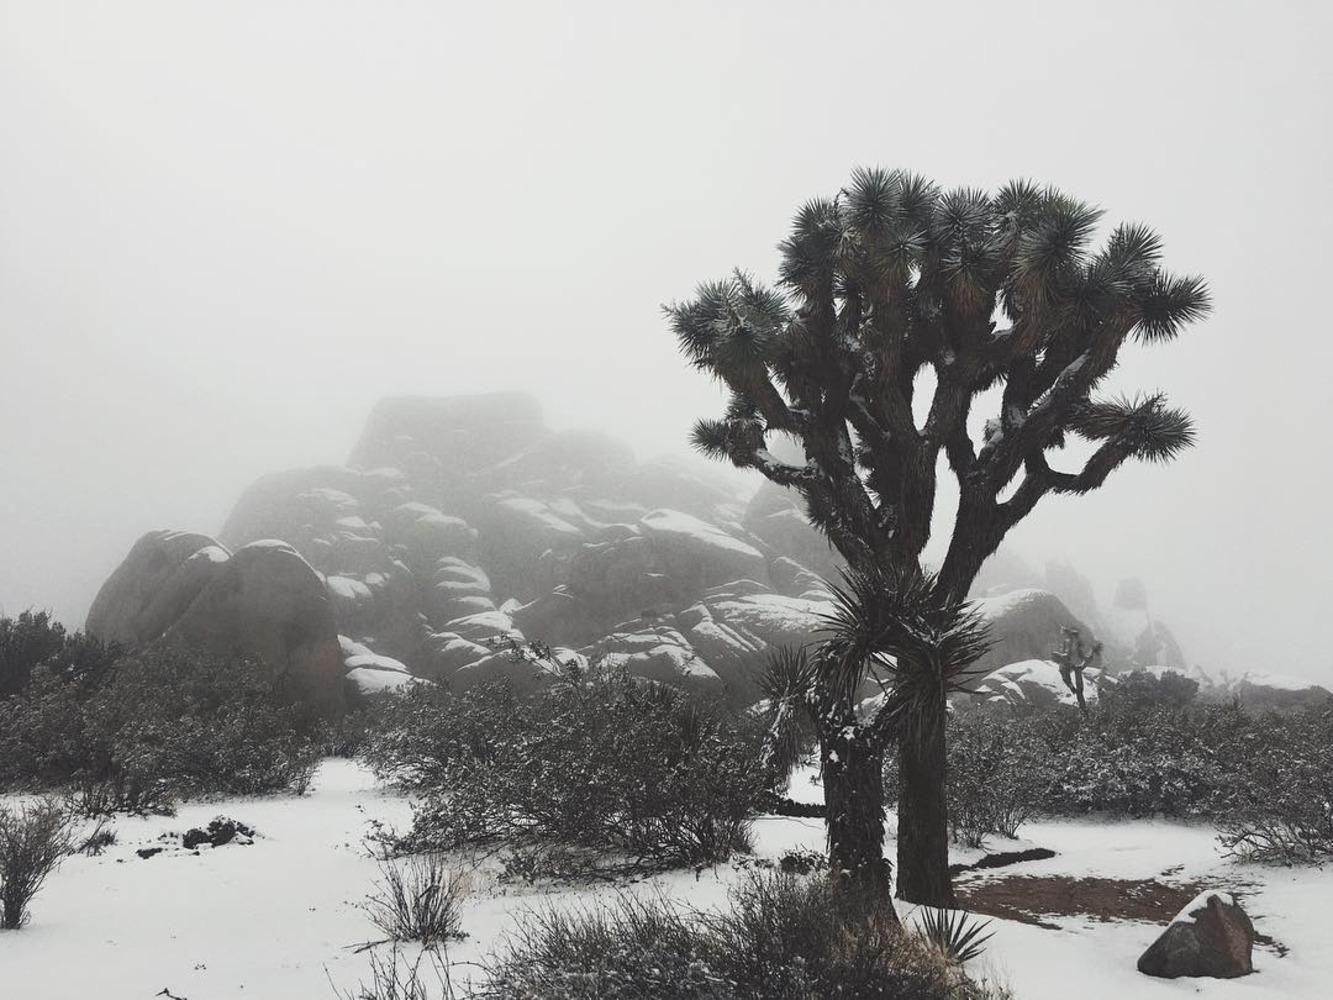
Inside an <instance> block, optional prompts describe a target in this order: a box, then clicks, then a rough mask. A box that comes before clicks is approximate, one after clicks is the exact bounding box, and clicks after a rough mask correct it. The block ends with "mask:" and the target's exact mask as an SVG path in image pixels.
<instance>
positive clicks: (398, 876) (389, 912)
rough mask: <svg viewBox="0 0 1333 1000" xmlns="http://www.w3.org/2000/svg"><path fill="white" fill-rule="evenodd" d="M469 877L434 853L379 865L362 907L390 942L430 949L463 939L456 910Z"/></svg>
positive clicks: (460, 903) (459, 905)
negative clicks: (411, 942) (405, 943)
mask: <svg viewBox="0 0 1333 1000" xmlns="http://www.w3.org/2000/svg"><path fill="white" fill-rule="evenodd" d="M467 889H468V878H467V876H466V875H465V874H464V873H463V872H461V871H459V870H458V869H457V868H451V867H450V866H449V865H448V864H446V863H445V860H444V858H443V857H442V856H441V855H438V854H424V855H414V856H412V857H409V858H407V859H405V860H399V859H392V858H389V859H385V860H383V861H381V862H380V880H379V881H378V882H377V883H375V889H374V891H373V892H372V893H371V894H370V895H369V896H367V897H366V902H365V903H364V904H363V908H364V909H365V911H366V914H367V915H368V916H369V917H370V920H371V922H372V923H373V924H374V925H375V926H376V927H378V928H379V929H380V931H382V932H383V934H384V936H385V938H387V939H388V940H390V941H419V942H421V944H423V945H425V946H427V947H429V946H432V945H437V944H441V943H443V942H445V941H449V940H452V939H455V938H460V937H463V933H462V926H461V923H460V911H461V909H462V905H463V899H464V897H465V896H466V894H467Z"/></svg>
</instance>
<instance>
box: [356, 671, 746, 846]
mask: <svg viewBox="0 0 1333 1000" xmlns="http://www.w3.org/2000/svg"><path fill="white" fill-rule="evenodd" d="M380 712H381V715H380V720H379V724H378V725H377V727H376V731H375V733H374V735H372V736H371V738H370V740H369V742H368V745H367V749H366V751H365V754H364V757H365V759H366V760H367V761H368V762H369V763H370V764H371V766H372V767H373V768H374V769H375V771H376V772H377V773H378V774H379V775H381V776H382V777H386V778H389V779H390V780H392V781H395V782H397V783H398V784H400V785H402V786H403V787H406V788H407V789H409V790H413V791H417V792H419V793H421V796H422V797H421V800H420V802H419V803H418V805H417V807H416V809H415V813H414V821H413V827H412V831H411V833H410V834H409V835H408V836H407V837H406V838H404V840H403V842H402V844H401V845H400V846H401V847H402V848H403V849H405V850H412V851H419V850H456V849H461V848H469V847H474V846H479V845H497V844H502V843H503V844H506V845H508V846H510V847H511V848H526V847H530V846H533V845H541V844H561V845H564V846H566V847H569V848H571V849H573V850H572V851H571V853H570V855H569V856H571V857H572V856H577V855H582V856H584V857H585V858H596V857H598V856H601V857H602V858H603V859H604V861H605V859H606V858H607V857H613V858H614V859H616V860H615V861H614V863H616V864H621V865H622V866H627V867H641V866H647V867H665V866H672V865H699V864H709V863H713V862H716V861H719V860H722V859H725V858H726V857H728V856H730V855H731V854H732V853H734V852H743V851H746V850H748V848H749V839H748V834H749V819H750V816H751V815H752V814H753V812H754V811H755V806H756V804H757V802H758V800H759V797H760V796H761V794H762V793H763V791H764V778H763V775H762V773H761V769H760V767H759V765H758V761H757V753H756V747H757V732H755V731H751V730H750V729H747V728H746V727H745V726H744V725H743V723H742V722H741V720H740V719H739V718H738V717H737V716H733V715H731V714H729V712H728V711H727V710H726V709H725V708H724V707H723V708H718V707H715V706H710V705H704V704H702V703H700V702H699V701H697V700H695V699H693V698H692V697H690V696H689V695H687V694H685V693H683V692H681V691H679V690H676V689H673V688H669V687H665V686H662V685H657V684H652V683H648V682H644V681H641V680H637V679H635V678H631V677H629V676H628V675H626V674H625V673H624V672H623V671H616V670H578V669H573V670H570V671H569V672H567V673H565V674H564V675H563V676H562V677H560V678H559V679H558V680H556V681H555V682H553V683H551V684H549V685H547V686H546V687H544V688H542V689H541V690H539V691H537V692H535V693H533V694H531V695H528V696H520V695H518V694H517V693H516V692H514V691H513V690H512V689H511V688H509V687H508V686H507V685H505V684H485V685H480V686H478V687H475V688H472V689H470V690H468V691H466V692H464V693H463V694H451V693H449V692H446V691H440V690H433V689H416V690H412V691H409V692H408V693H406V694H404V695H401V696H398V697H397V698H395V699H393V700H392V701H390V702H386V703H385V704H384V705H382V706H381V708H380Z"/></svg>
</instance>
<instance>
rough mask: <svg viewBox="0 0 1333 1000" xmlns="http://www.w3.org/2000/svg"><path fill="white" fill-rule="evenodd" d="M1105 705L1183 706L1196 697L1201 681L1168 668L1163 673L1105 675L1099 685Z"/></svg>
mask: <svg viewBox="0 0 1333 1000" xmlns="http://www.w3.org/2000/svg"><path fill="white" fill-rule="evenodd" d="M1098 691H1099V695H1100V699H1101V707H1102V708H1103V709H1111V710H1119V711H1129V712H1142V711H1145V710H1151V709H1154V708H1167V709H1175V710H1179V709H1182V708H1185V707H1186V706H1188V705H1189V704H1191V703H1192V702H1193V701H1194V697H1195V695H1197V694H1198V693H1199V682H1198V681H1196V680H1194V679H1192V678H1189V677H1186V676H1184V675H1183V674H1179V673H1177V672H1175V671H1174V670H1167V671H1165V672H1164V673H1162V674H1161V675H1160V676H1159V675H1157V674H1154V673H1151V672H1149V671H1147V670H1133V671H1130V672H1129V673H1126V674H1111V675H1108V676H1106V677H1103V678H1102V680H1101V683H1100V684H1099V685H1098Z"/></svg>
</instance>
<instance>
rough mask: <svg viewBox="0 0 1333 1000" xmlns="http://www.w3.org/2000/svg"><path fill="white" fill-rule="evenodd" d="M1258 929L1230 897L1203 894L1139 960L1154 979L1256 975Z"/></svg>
mask: <svg viewBox="0 0 1333 1000" xmlns="http://www.w3.org/2000/svg"><path fill="white" fill-rule="evenodd" d="M1253 952H1254V924H1252V923H1251V922H1250V918H1249V917H1248V916H1247V915H1246V913H1245V911H1244V910H1242V909H1241V908H1240V906H1239V905H1237V903H1236V900H1235V898H1234V897H1232V895H1231V894H1230V893H1226V892H1217V891H1209V892H1204V893H1200V894H1199V896H1197V897H1196V898H1195V899H1194V901H1193V902H1191V903H1190V904H1189V905H1188V906H1186V907H1185V908H1184V909H1183V910H1181V911H1180V913H1178V914H1177V915H1176V918H1175V919H1174V920H1172V921H1171V925H1170V926H1169V927H1167V929H1166V930H1165V931H1163V932H1162V934H1161V936H1160V937H1159V938H1158V939H1157V940H1156V941H1154V942H1153V943H1152V944H1151V945H1149V946H1148V950H1147V951H1145V952H1144V953H1143V954H1142V955H1141V956H1140V957H1139V971H1140V972H1142V973H1144V974H1145V975H1149V976H1159V977H1161V978H1164V979H1175V978H1177V977H1179V976H1211V977H1214V978H1217V979H1234V978H1235V977H1237V976H1244V975H1248V974H1249V973H1251V972H1253V971H1254V964H1253V960H1252V958H1253Z"/></svg>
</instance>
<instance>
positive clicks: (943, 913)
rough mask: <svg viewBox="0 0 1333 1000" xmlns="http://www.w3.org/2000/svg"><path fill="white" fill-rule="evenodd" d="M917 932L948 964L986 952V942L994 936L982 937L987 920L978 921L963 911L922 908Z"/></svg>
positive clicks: (985, 934) (986, 934)
mask: <svg viewBox="0 0 1333 1000" xmlns="http://www.w3.org/2000/svg"><path fill="white" fill-rule="evenodd" d="M920 913H921V922H920V925H919V932H920V934H921V936H922V937H924V938H925V939H926V940H927V941H929V942H930V943H931V944H932V945H934V946H935V947H936V948H938V949H939V951H940V954H942V955H943V956H944V957H945V958H947V959H948V960H949V961H950V962H956V963H958V964H959V965H961V964H963V963H964V962H970V961H971V960H972V959H974V958H976V957H977V956H978V955H980V954H981V953H982V952H983V951H985V950H986V942H987V941H989V940H990V939H991V938H992V937H994V936H995V932H994V931H990V932H989V933H986V928H988V927H989V926H990V921H989V920H978V919H977V918H976V917H975V916H973V915H972V914H971V913H968V912H967V911H966V910H943V909H936V908H935V907H931V906H923V907H921V910H920Z"/></svg>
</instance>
